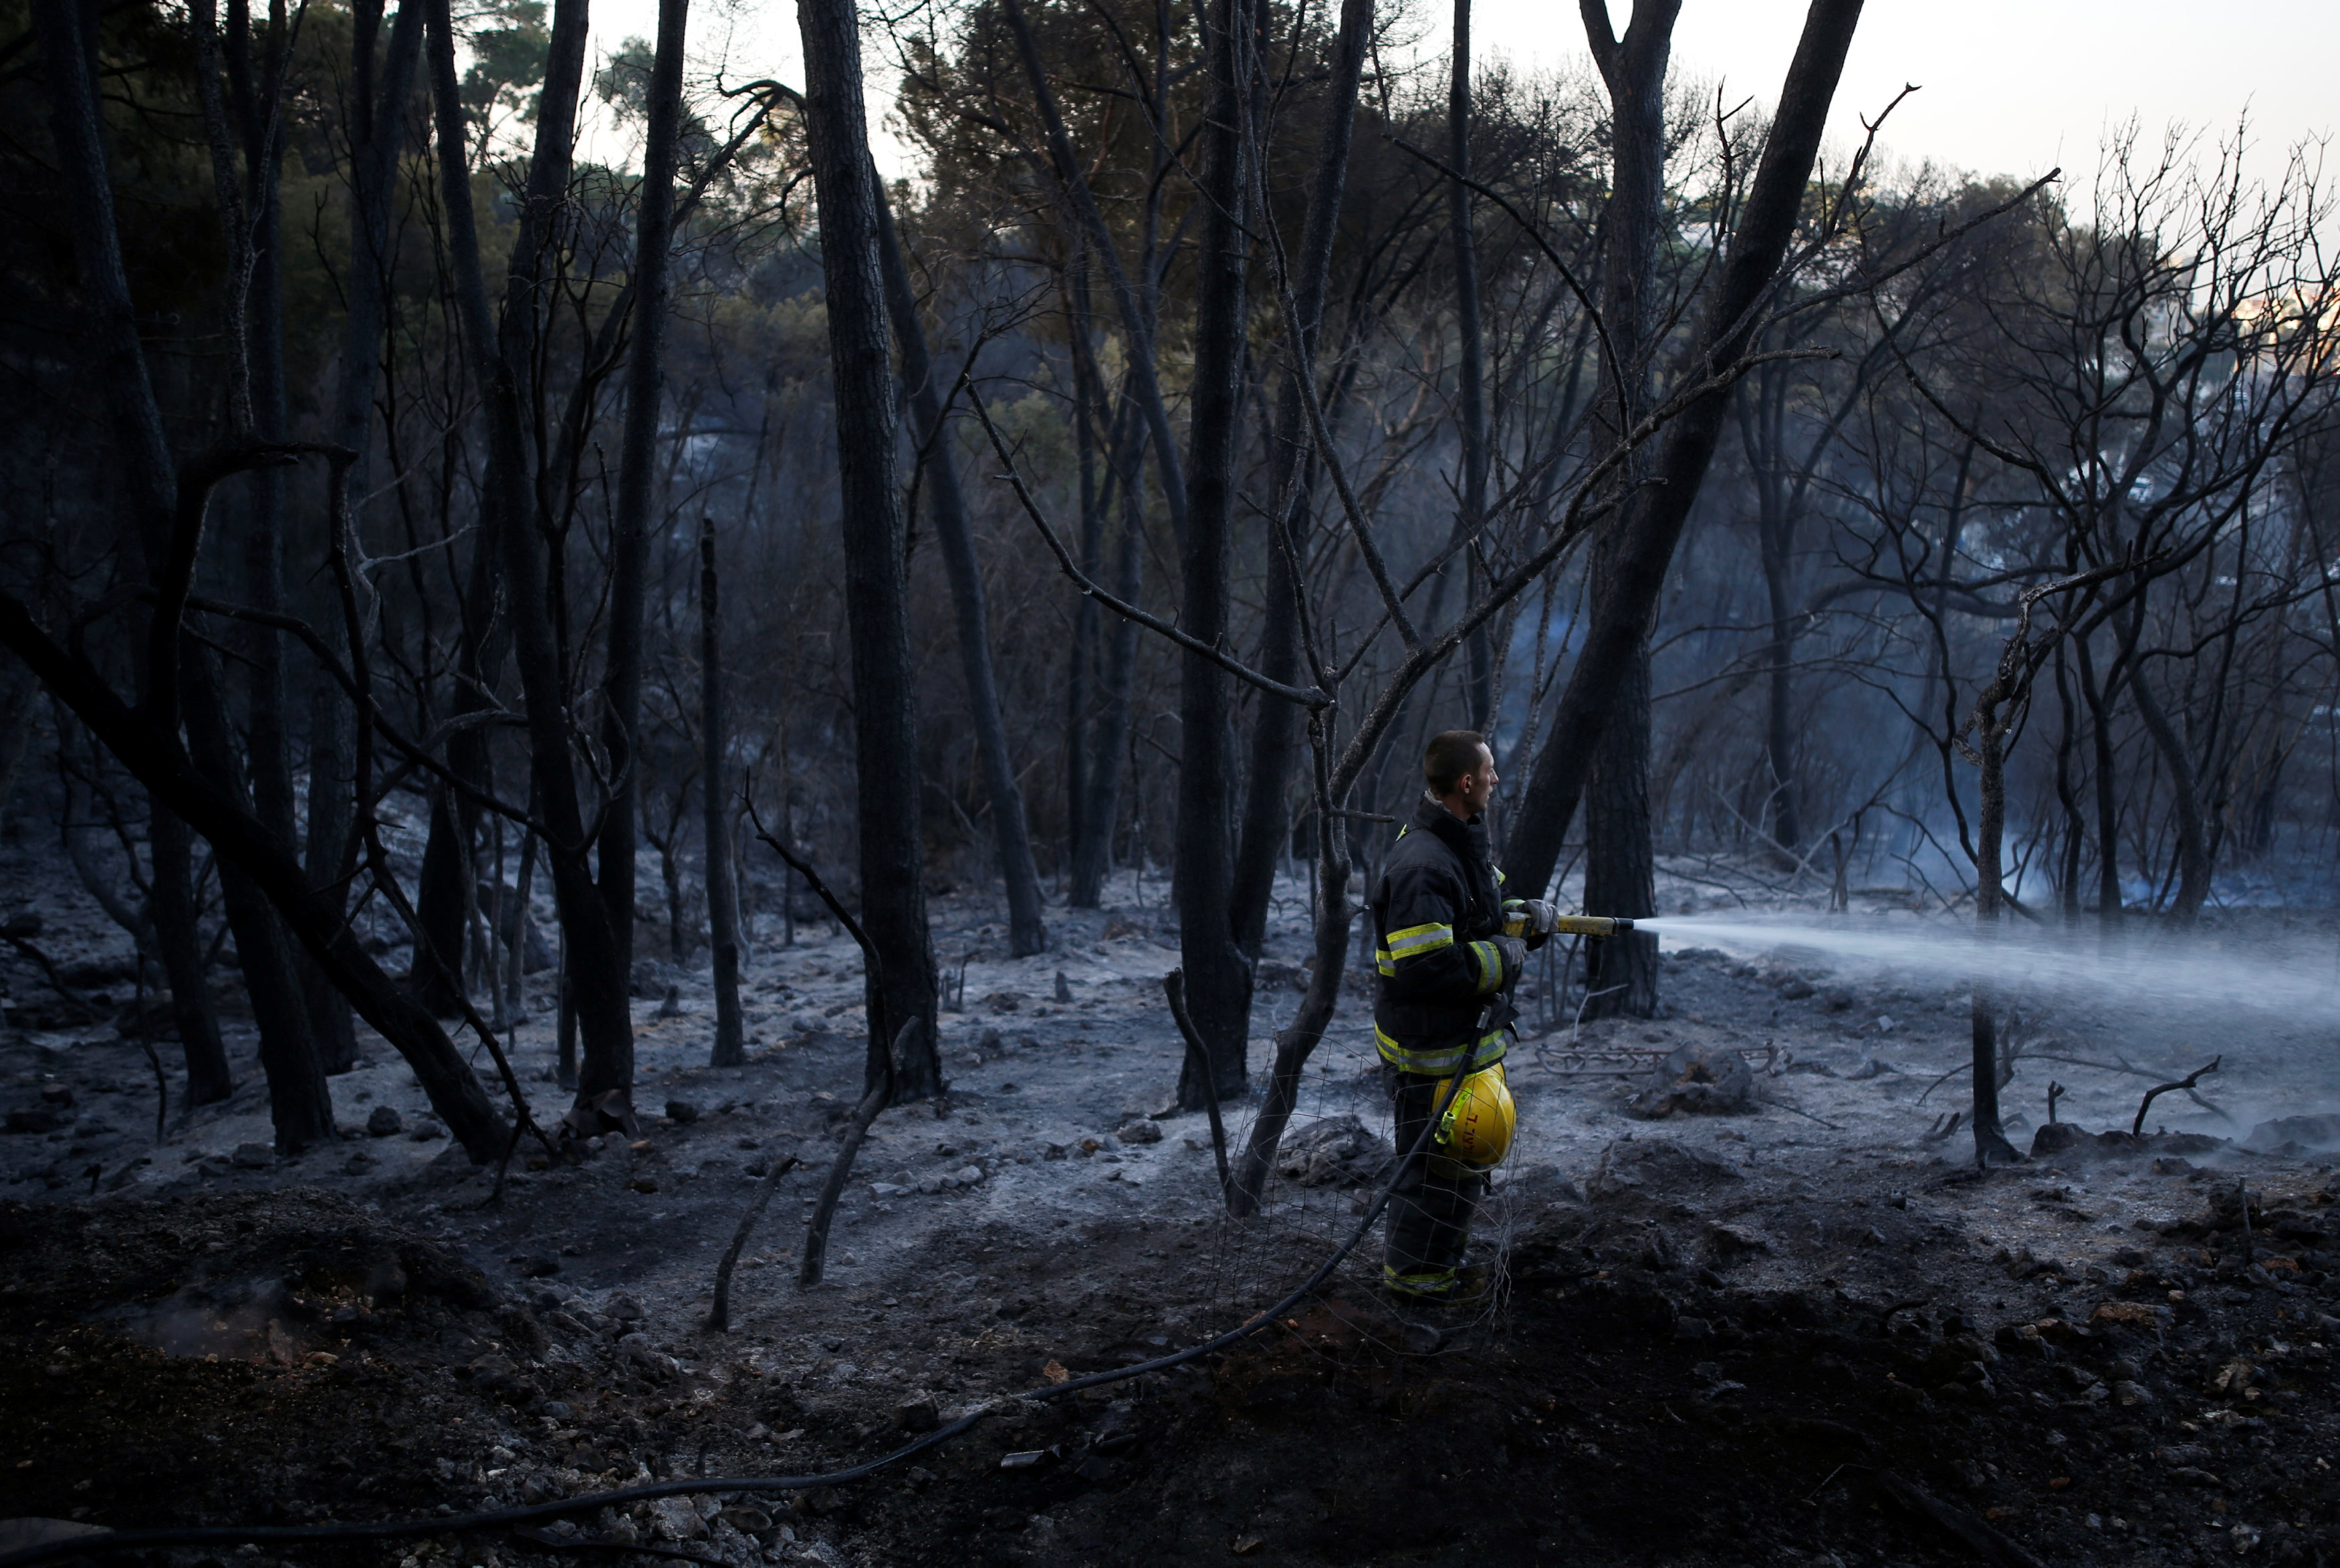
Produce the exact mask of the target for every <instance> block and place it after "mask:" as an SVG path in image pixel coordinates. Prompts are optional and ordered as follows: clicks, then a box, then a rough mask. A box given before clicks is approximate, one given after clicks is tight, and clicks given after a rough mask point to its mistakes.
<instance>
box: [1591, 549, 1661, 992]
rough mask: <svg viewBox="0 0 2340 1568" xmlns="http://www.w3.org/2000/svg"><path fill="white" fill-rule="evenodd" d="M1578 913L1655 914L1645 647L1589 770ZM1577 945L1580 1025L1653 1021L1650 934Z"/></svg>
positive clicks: (1654, 957) (1653, 941) (1654, 949)
mask: <svg viewBox="0 0 2340 1568" xmlns="http://www.w3.org/2000/svg"><path fill="white" fill-rule="evenodd" d="M1596 591H1597V590H1596ZM1584 907H1585V908H1586V909H1587V910H1589V911H1591V912H1594V913H1597V914H1621V915H1631V916H1632V917H1634V918H1636V919H1639V918H1641V917H1643V916H1646V915H1652V914H1655V913H1657V860H1656V856H1655V855H1654V854H1653V853H1652V852H1651V843H1650V655H1649V649H1648V648H1647V646H1643V647H1641V648H1640V649H1638V650H1636V651H1635V654H1634V656H1633V658H1632V661H1631V667H1630V668H1629V669H1628V671H1627V672H1626V676H1625V678H1624V681H1623V682H1622V684H1621V688H1620V689H1619V691H1618V693H1617V695H1616V698H1615V700H1614V702H1613V704H1612V705H1611V708H1610V712H1609V723H1608V725H1606V726H1605V727H1604V728H1603V729H1602V730H1601V742H1600V752H1599V754H1598V755H1597V756H1596V757H1595V758H1594V760H1593V764H1592V780H1591V788H1590V789H1589V790H1588V792H1587V794H1586V800H1585V812H1584ZM1584 945H1585V959H1584V988H1585V991H1586V997H1585V1003H1584V1016H1585V1017H1587V1018H1654V1017H1656V1016H1657V1011H1658V939H1657V935H1656V933H1655V932H1640V931H1636V932H1626V933H1625V934H1624V935H1622V936H1609V937H1595V938H1593V939H1592V940H1591V941H1590V942H1586V943H1585V944H1584Z"/></svg>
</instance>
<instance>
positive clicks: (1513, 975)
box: [1495, 936, 1528, 991]
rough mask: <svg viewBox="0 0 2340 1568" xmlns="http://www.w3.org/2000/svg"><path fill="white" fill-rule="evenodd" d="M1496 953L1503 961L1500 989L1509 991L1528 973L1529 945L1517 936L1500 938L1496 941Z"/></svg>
mask: <svg viewBox="0 0 2340 1568" xmlns="http://www.w3.org/2000/svg"><path fill="white" fill-rule="evenodd" d="M1495 951H1496V952H1498V953H1501V954H1502V959H1503V983H1502V986H1501V987H1500V988H1498V989H1500V990H1503V991H1509V990H1511V989H1512V986H1513V985H1515V984H1517V983H1518V982H1519V978H1520V976H1522V975H1523V974H1525V973H1526V972H1527V970H1528V944H1527V943H1526V942H1522V941H1521V940H1520V939H1519V938H1518V937H1515V936H1499V937H1497V938H1496V939H1495Z"/></svg>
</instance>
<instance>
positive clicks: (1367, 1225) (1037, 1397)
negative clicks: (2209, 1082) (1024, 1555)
mask: <svg viewBox="0 0 2340 1568" xmlns="http://www.w3.org/2000/svg"><path fill="white" fill-rule="evenodd" d="M1483 1045H1484V1040H1481V1041H1480V1042H1479V1043H1478V1044H1474V1045H1473V1046H1472V1048H1471V1055H1470V1056H1469V1057H1468V1058H1467V1059H1465V1060H1464V1061H1463V1067H1462V1070H1460V1071H1458V1072H1456V1073H1455V1075H1454V1076H1453V1078H1452V1079H1450V1080H1447V1082H1448V1085H1449V1087H1448V1089H1447V1090H1446V1100H1441V1101H1439V1102H1438V1103H1436V1104H1433V1106H1432V1107H1431V1114H1430V1119H1429V1120H1428V1121H1427V1122H1425V1123H1424V1124H1423V1129H1422V1131H1421V1133H1420V1134H1419V1135H1418V1136H1416V1138H1415V1139H1414V1140H1413V1148H1411V1149H1407V1150H1406V1151H1405V1153H1404V1155H1403V1157H1401V1158H1400V1159H1398V1160H1397V1162H1396V1163H1395V1164H1394V1165H1393V1167H1392V1168H1391V1170H1390V1178H1389V1180H1388V1181H1386V1182H1384V1183H1383V1185H1382V1189H1381V1191H1380V1192H1379V1193H1378V1194H1377V1195H1376V1196H1375V1197H1374V1198H1373V1202H1372V1203H1371V1204H1370V1205H1369V1206H1367V1208H1366V1209H1365V1212H1364V1217H1363V1218H1361V1219H1359V1220H1358V1221H1357V1225H1356V1228H1355V1229H1353V1230H1352V1231H1351V1232H1350V1233H1349V1237H1348V1239H1347V1240H1345V1241H1344V1242H1342V1243H1341V1245H1340V1246H1339V1247H1336V1248H1334V1252H1333V1255H1332V1256H1331V1257H1327V1258H1326V1259H1325V1260H1324V1262H1323V1263H1321V1264H1319V1265H1317V1267H1316V1268H1315V1270H1314V1272H1313V1273H1311V1274H1310V1275H1309V1276H1308V1277H1307V1278H1306V1279H1304V1280H1303V1281H1302V1282H1301V1283H1300V1284H1299V1285H1298V1286H1297V1287H1294V1289H1293V1290H1291V1291H1290V1292H1289V1293H1287V1294H1286V1295H1285V1296H1284V1298H1283V1299H1282V1300H1280V1301H1278V1302H1276V1303H1275V1305H1274V1306H1273V1307H1267V1308H1266V1309H1265V1310H1264V1311H1261V1312H1257V1313H1254V1314H1253V1315H1252V1316H1251V1317H1247V1318H1245V1319H1244V1321H1243V1322H1242V1323H1240V1324H1238V1325H1236V1326H1234V1327H1233V1328H1230V1329H1228V1330H1227V1331H1226V1332H1225V1333H1224V1334H1217V1335H1214V1336H1211V1337H1210V1338H1208V1339H1205V1340H1204V1341H1202V1342H1201V1343H1200V1344H1198V1345H1190V1346H1187V1347H1186V1348H1185V1349H1184V1350H1174V1351H1172V1352H1171V1353H1170V1354H1169V1355H1167V1356H1155V1358H1154V1359H1153V1360H1151V1361H1143V1362H1140V1363H1138V1364H1137V1365H1136V1366H1124V1367H1119V1368H1117V1369H1115V1370H1114V1371H1111V1372H1094V1373H1091V1374H1089V1375H1088V1376H1085V1377H1073V1378H1067V1379H1066V1381H1064V1382H1062V1383H1052V1384H1050V1385H1048V1386H1046V1387H1045V1388H1036V1389H1033V1390H1031V1391H1030V1392H1029V1393H1026V1394H1021V1395H1002V1396H1001V1397H1000V1398H998V1399H994V1400H990V1401H987V1402H986V1403H985V1404H984V1405H981V1406H979V1407H978V1408H977V1409H974V1410H970V1411H969V1412H967V1414H966V1415H962V1416H960V1417H959V1418H958V1419H957V1420H956V1421H952V1422H949V1423H947V1424H946V1425H942V1426H940V1427H937V1429H936V1430H934V1431H932V1432H929V1433H927V1434H926V1435H924V1436H922V1437H919V1438H917V1439H916V1440H915V1441H913V1442H910V1443H906V1444H904V1445H902V1446H901V1447H899V1448H897V1449H895V1450H894V1451H893V1452H891V1453H889V1454H881V1455H878V1456H877V1458H875V1459H871V1460H867V1461H865V1462H864V1463H862V1464H855V1465H849V1466H848V1467H847V1468H845V1469H843V1470H832V1471H829V1472H828V1474H822V1475H734V1476H709V1477H693V1478H691V1479H689V1480H682V1481H655V1482H652V1483H650V1484H649V1485H646V1486H627V1487H621V1488H620V1489H619V1490H617V1491H614V1492H589V1493H586V1494H582V1495H580V1496H577V1497H567V1498H561V1499H558V1500H556V1501H554V1502H550V1503H535V1504H525V1505H523V1506H521V1507H518V1508H498V1509H493V1510H491V1511H489V1512H487V1513H484V1514H441V1515H437V1516H433V1517H426V1518H420V1519H384V1520H380V1521H377V1522H375V1523H373V1524H215V1525H203V1526H198V1527H191V1528H183V1529H164V1530H116V1531H110V1532H107V1533H104V1534H95V1535H74V1536H70V1537H68V1538H66V1539H64V1540H62V1541H48V1542H44V1543H41V1544H40V1545H38V1546H27V1547H25V1548H23V1549H21V1550H19V1551H15V1552H10V1553H5V1554H0V1568H35V1565H36V1564H39V1563H57V1562H63V1561H64V1560H65V1559H67V1558H73V1557H113V1556H119V1555H121V1554H122V1553H128V1552H149V1551H154V1550H156V1549H158V1548H161V1547H166V1546H240V1545H244V1544H247V1543H249V1544H252V1545H255V1546H304V1545H318V1544H322V1543H328V1542H337V1541H396V1540H402V1539H407V1538H411V1537H415V1536H423V1535H452V1534H457V1533H463V1532H467V1531H479V1530H509V1529H511V1528H514V1527H515V1526H519V1525H523V1524H536V1523H537V1522H539V1521H540V1520H551V1519H562V1518H567V1517H568V1516H570V1515H571V1514H589V1513H592V1512H594V1511H595V1510H598V1509H602V1508H617V1507H623V1506H626V1505H628V1504H635V1503H649V1502H652V1501H655V1500H656V1499H658V1498H660V1497H683V1496H691V1495H697V1494H705V1493H709V1492H746V1493H759V1494H760V1493H778V1492H809V1491H811V1490H813V1489H814V1488H816V1487H820V1486H842V1485H844V1484H847V1483H848V1482H853V1481H859V1480H861V1479H863V1478H865V1477H867V1476H870V1475H874V1474H877V1472H878V1471H880V1470H883V1469H885V1468H887V1466H888V1465H892V1464H900V1463H901V1462H902V1461H903V1460H905V1459H908V1458H912V1457H914V1456H915V1455H920V1454H923V1453H925V1452H926V1451H927V1450H928V1449H929V1448H935V1447H938V1446H940V1445H943V1444H945V1443H947V1442H949V1441H950V1440H951V1439H952V1438H954V1437H957V1436H958V1435H960V1434H961V1433H964V1432H967V1431H969V1430H971V1429H972V1428H973V1427H974V1426H975V1425H977V1423H978V1422H980V1421H982V1420H983V1418H984V1417H985V1416H987V1415H991V1414H992V1413H993V1412H994V1411H995V1410H996V1409H997V1408H998V1407H999V1406H1000V1405H1002V1404H1003V1403H1005V1402H1006V1400H1008V1399H1029V1400H1031V1401H1033V1402H1035V1403H1038V1402H1041V1401H1044V1400H1050V1399H1061V1398H1064V1397H1065V1396H1066V1395H1070V1394H1077V1393H1079V1392H1080V1391H1081V1390H1082V1389H1084V1388H1097V1387H1102V1386H1105V1385H1106V1384H1109V1383H1123V1382H1126V1381H1128V1380H1129V1379H1130V1378H1133V1377H1143V1376H1146V1375H1147V1374H1148V1373H1154V1372H1167V1371H1169V1370H1170V1369H1171V1368H1172V1367H1175V1366H1185V1364H1186V1363H1188V1362H1190V1361H1195V1360H1198V1359H1200V1358H1201V1357H1203V1356H1209V1355H1211V1354H1213V1353H1214V1352H1216V1351H1220V1350H1224V1349H1225V1348H1227V1347H1228V1346H1232V1345H1234V1344H1235V1343H1237V1342H1238V1341H1240V1340H1244V1339H1247V1338H1249V1337H1250V1336H1253V1335H1254V1334H1256V1333H1258V1332H1259V1331H1260V1330H1261V1329H1263V1328H1265V1327H1267V1326H1269V1325H1271V1324H1273V1323H1274V1322H1275V1320H1276V1319H1278V1318H1279V1317H1283V1316H1284V1314H1285V1313H1286V1312H1289V1311H1291V1310H1292V1308H1293V1307H1296V1306H1298V1305H1299V1304H1300V1303H1301V1301H1302V1300H1304V1299H1305V1298H1306V1297H1308V1296H1310V1295H1312V1294H1313V1293H1314V1291H1315V1290H1316V1288H1317V1287H1319V1286H1321V1285H1323V1284H1324V1281H1325V1280H1327V1279H1329V1278H1331V1277H1332V1274H1333V1270H1334V1269H1335V1268H1338V1267H1340V1266H1341V1263H1342V1260H1343V1259H1344V1258H1346V1257H1348V1256H1349V1254H1350V1253H1352V1252H1353V1251H1355V1250H1356V1247H1357V1243H1359V1242H1360V1241H1363V1239H1364V1238H1365V1237H1366V1236H1367V1235H1368V1234H1370V1233H1371V1231H1372V1230H1373V1223H1374V1221H1376V1220H1378V1219H1379V1218H1381V1216H1382V1211H1383V1209H1384V1208H1388V1207H1389V1201H1390V1198H1391V1196H1392V1195H1393V1193H1395V1192H1396V1190H1397V1185H1398V1182H1399V1181H1400V1180H1401V1179H1402V1178H1403V1177H1404V1175H1405V1172H1406V1170H1407V1169H1409V1168H1410V1167H1411V1166H1412V1165H1413V1162H1414V1161H1415V1160H1417V1159H1422V1158H1423V1156H1424V1154H1426V1153H1427V1152H1428V1150H1429V1148H1430V1141H1431V1139H1432V1138H1433V1135H1434V1134H1435V1133H1436V1131H1437V1128H1438V1123H1439V1120H1440V1119H1441V1117H1442V1116H1443V1114H1444V1112H1445V1109H1446V1101H1447V1100H1453V1097H1454V1095H1455V1093H1456V1092H1457V1091H1458V1090H1460V1089H1461V1087H1462V1085H1463V1082H1464V1080H1467V1079H1469V1078H1470V1076H1471V1074H1472V1073H1473V1072H1475V1071H1477V1070H1478V1066H1479V1052H1480V1050H1482V1047H1483Z"/></svg>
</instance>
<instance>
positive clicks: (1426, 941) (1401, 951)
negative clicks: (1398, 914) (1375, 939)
mask: <svg viewBox="0 0 2340 1568" xmlns="http://www.w3.org/2000/svg"><path fill="white" fill-rule="evenodd" d="M1383 941H1384V942H1387V943H1388V944H1389V945H1388V949H1387V951H1388V952H1389V955H1390V957H1391V958H1392V959H1401V958H1420V957H1421V956H1422V955H1423V953H1425V952H1437V951H1438V950H1439V949H1441V948H1443V947H1453V945H1454V928H1453V926H1451V925H1446V924H1443V923H1442V922H1435V921H1433V922H1431V923H1430V924H1428V925H1410V926H1407V927H1406V928H1405V929H1404V930H1403V931H1393V932H1390V933H1389V935H1388V936H1386V937H1384V938H1383Z"/></svg>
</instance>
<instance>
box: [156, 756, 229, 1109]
mask: <svg viewBox="0 0 2340 1568" xmlns="http://www.w3.org/2000/svg"><path fill="white" fill-rule="evenodd" d="M147 811H148V818H147V823H146V851H147V854H148V857H149V859H150V860H151V862H152V863H151V864H150V865H149V866H148V868H147V871H148V874H149V875H150V876H152V877H153V879H154V951H155V955H156V956H157V957H159V958H160V959H161V960H162V961H163V979H164V983H165V984H167V985H169V986H170V988H171V1021H172V1023H173V1024H174V1025H175V1026H176V1027H177V1029H178V1031H179V1048H180V1050H181V1052H182V1054H183V1055H184V1057H185V1058H186V1062H187V1095H186V1100H187V1104H188V1105H190V1106H196V1105H214V1104H217V1103H218V1102H219V1101H221V1100H225V1099H226V1098H227V1097H228V1096H229V1095H231V1094H233V1093H234V1092H235V1072H234V1070H233V1069H232V1068H230V1067H229V1066H228V1060H227V1046H226V1044H225V1043H224V1042H223V1040H221V1039H220V1031H219V1017H218V1015H217V1014H216V1013H215V1012H213V1011H212V993H211V987H210V984H209V983H208V981H206V979H205V977H204V974H203V929H202V925H201V922H200V920H199V919H198V906H197V904H196V902H195V879H194V871H193V865H192V864H191V855H192V852H193V835H191V834H190V833H188V832H187V824H186V823H184V822H182V821H181V820H180V819H179V818H178V817H177V816H175V815H174V814H172V812H171V810H170V808H169V807H168V806H165V805H164V804H163V803H162V802H161V801H159V800H156V799H154V798H153V797H152V796H151V795H150V796H149V797H148V801H147Z"/></svg>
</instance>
